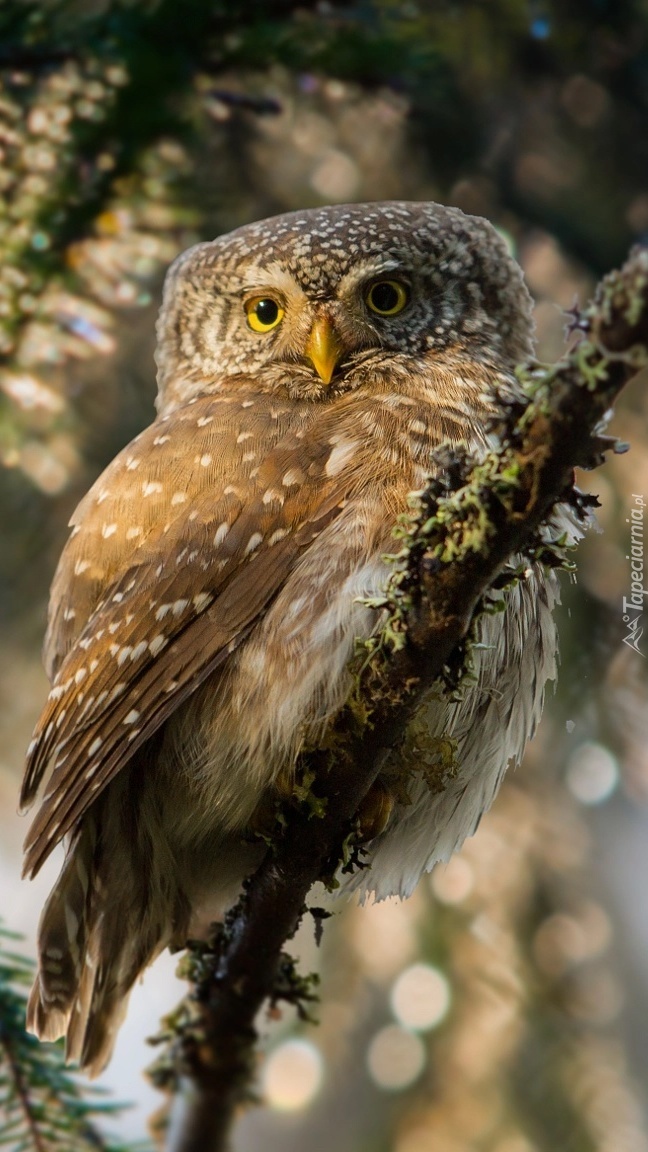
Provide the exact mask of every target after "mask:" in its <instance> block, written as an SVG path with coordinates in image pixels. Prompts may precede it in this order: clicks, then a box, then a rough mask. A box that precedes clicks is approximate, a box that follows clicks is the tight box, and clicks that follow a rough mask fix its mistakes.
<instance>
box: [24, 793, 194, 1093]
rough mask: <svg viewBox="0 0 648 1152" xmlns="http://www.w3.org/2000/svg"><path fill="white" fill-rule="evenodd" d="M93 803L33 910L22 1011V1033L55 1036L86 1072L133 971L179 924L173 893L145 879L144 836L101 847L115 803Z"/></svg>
mask: <svg viewBox="0 0 648 1152" xmlns="http://www.w3.org/2000/svg"><path fill="white" fill-rule="evenodd" d="M99 807H100V805H99V806H98V809H97V815H96V816H94V817H93V815H92V814H91V813H89V814H88V816H86V818H85V820H84V823H83V827H82V830H81V832H80V834H79V836H78V837H77V839H76V840H75V841H74V842H73V843H72V844H71V845H70V848H69V849H68V854H67V857H66V861H65V865H64V867H63V871H62V872H61V875H60V877H59V879H58V882H57V884H56V886H55V888H54V890H53V892H52V894H51V896H50V898H49V900H48V901H47V904H46V905H45V908H44V910H43V915H42V917H41V922H40V926H39V939H38V949H39V971H38V976H37V978H36V981H35V983H34V987H33V989H32V992H31V995H30V998H29V1005H28V1011H27V1027H28V1028H29V1029H30V1031H33V1032H35V1033H36V1035H37V1036H39V1037H40V1038H41V1039H42V1040H55V1039H58V1037H59V1036H65V1037H66V1058H67V1059H68V1060H69V1061H73V1062H74V1063H78V1064H79V1065H80V1067H81V1068H83V1069H84V1070H85V1071H86V1072H87V1073H88V1074H89V1075H90V1076H97V1075H98V1074H99V1072H101V1070H102V1069H103V1068H104V1067H105V1065H106V1064H107V1063H108V1060H109V1059H110V1056H111V1054H112V1049H113V1045H114V1042H115V1038H116V1035H117V1031H118V1029H119V1025H120V1024H121V1022H122V1020H123V1017H124V1014H125V1011H126V1007H127V1004H128V997H129V994H130V991H131V988H132V986H133V984H134V983H135V981H136V979H137V977H138V976H139V974H140V973H141V972H142V970H143V969H144V968H146V966H147V965H148V964H150V963H151V961H152V960H154V959H155V957H156V956H157V955H158V953H159V952H161V951H162V949H163V948H164V947H166V945H167V944H168V943H169V941H170V938H171V936H172V934H173V932H174V931H175V932H176V933H178V934H179V935H182V933H183V930H184V926H185V923H186V915H185V904H184V902H183V900H182V899H181V897H180V896H179V893H178V891H177V889H175V888H174V886H173V885H172V884H170V885H168V886H163V885H161V884H158V885H154V882H153V877H152V876H151V871H152V870H151V868H150V860H151V857H150V842H147V841H146V838H145V837H143V836H140V837H138V835H137V832H136V829H135V828H133V829H132V831H133V836H132V838H130V839H129V838H127V840H126V843H127V844H128V848H129V849H130V851H128V850H125V845H124V844H123V843H122V844H121V845H120V849H121V850H120V851H114V850H110V848H111V847H113V848H114V846H115V844H116V843H117V842H116V841H115V838H114V831H115V830H114V827H113V824H114V823H115V822H116V821H118V820H119V819H120V818H121V820H122V825H123V820H124V809H120V806H119V805H117V806H116V807H117V808H118V811H117V812H112V811H111V810H107V809H104V811H103V812H100V811H99ZM99 829H100V831H99ZM147 879H148V883H147V882H146V880H147ZM185 938H186V937H185Z"/></svg>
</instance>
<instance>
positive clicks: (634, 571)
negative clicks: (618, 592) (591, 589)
mask: <svg viewBox="0 0 648 1152" xmlns="http://www.w3.org/2000/svg"><path fill="white" fill-rule="evenodd" d="M632 499H633V501H634V506H633V507H632V508H631V509H630V516H629V517H628V519H627V520H626V524H629V525H630V553H629V555H628V556H626V560H629V561H630V595H629V596H624V597H623V623H624V624H625V625H627V634H626V635H625V636H624V637H623V643H624V644H627V645H628V648H634V650H635V652H638V653H639V655H640V656H643V655H644V653H643V652H642V651H641V648H640V647H639V641H640V640H641V637H642V636H643V624H642V620H643V612H644V608H645V603H644V596H646V595H648V593H647V592H646V589H645V588H644V514H645V511H646V502H645V500H644V498H643V496H637V495H636V494H635V493H634V492H633V494H632Z"/></svg>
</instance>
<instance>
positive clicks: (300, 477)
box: [281, 468, 306, 488]
mask: <svg viewBox="0 0 648 1152" xmlns="http://www.w3.org/2000/svg"><path fill="white" fill-rule="evenodd" d="M305 479H306V477H305V476H304V473H303V472H302V470H301V468H289V469H288V471H287V472H285V473H284V475H283V477H282V480H281V483H282V484H283V485H284V486H285V487H286V488H289V487H291V486H292V485H293V484H303V483H304V480H305Z"/></svg>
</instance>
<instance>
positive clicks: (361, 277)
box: [336, 256, 412, 295]
mask: <svg viewBox="0 0 648 1152" xmlns="http://www.w3.org/2000/svg"><path fill="white" fill-rule="evenodd" d="M394 272H398V273H400V275H401V276H403V277H405V278H407V279H410V278H411V275H412V273H411V269H408V268H405V267H404V266H403V263H402V261H400V260H397V259H396V258H392V259H389V258H385V257H384V256H379V257H376V259H374V260H372V259H369V260H365V261H363V263H362V265H361V266H360V267H359V268H352V269H351V271H350V272H347V273H346V274H345V275H344V276H342V277H341V278H340V281H339V284H338V286H337V289H336V293H337V294H338V295H339V294H341V293H344V292H348V291H349V290H352V289H354V288H357V287H358V285H359V284H364V283H366V281H367V280H374V279H375V278H376V276H382V275H386V274H387V273H391V274H393V273H394Z"/></svg>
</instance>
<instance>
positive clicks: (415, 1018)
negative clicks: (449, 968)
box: [390, 964, 451, 1032]
mask: <svg viewBox="0 0 648 1152" xmlns="http://www.w3.org/2000/svg"><path fill="white" fill-rule="evenodd" d="M450 999H451V997H450V985H449V984H448V981H447V980H446V978H445V976H444V975H443V973H442V972H439V970H438V968H433V967H432V966H431V965H430V964H412V965H411V967H409V968H406V969H405V971H404V972H402V973H401V975H400V976H399V977H398V980H397V981H396V983H395V984H394V987H393V988H392V991H391V997H390V1002H391V1008H392V1012H393V1013H394V1016H395V1017H396V1019H397V1020H398V1022H399V1024H402V1025H403V1027H404V1028H413V1029H415V1030H416V1031H419V1032H426V1031H427V1030H428V1029H429V1028H435V1027H436V1025H437V1024H440V1023H441V1021H442V1020H443V1018H444V1017H445V1015H446V1013H447V1011H448V1008H449V1007H450Z"/></svg>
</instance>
